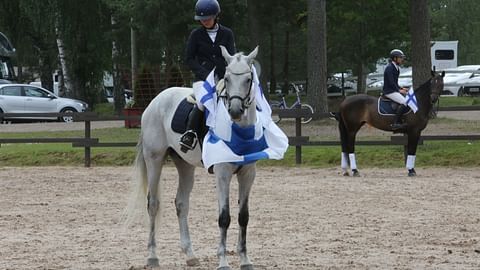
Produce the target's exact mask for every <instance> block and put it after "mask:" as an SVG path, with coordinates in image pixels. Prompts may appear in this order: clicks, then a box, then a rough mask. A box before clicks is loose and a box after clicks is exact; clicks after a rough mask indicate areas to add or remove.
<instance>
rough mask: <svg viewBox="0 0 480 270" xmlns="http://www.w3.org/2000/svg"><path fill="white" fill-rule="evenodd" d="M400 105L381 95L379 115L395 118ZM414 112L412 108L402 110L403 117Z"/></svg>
mask: <svg viewBox="0 0 480 270" xmlns="http://www.w3.org/2000/svg"><path fill="white" fill-rule="evenodd" d="M399 106H400V104H398V103H397V102H395V101H393V100H391V99H389V98H388V97H386V96H384V95H381V96H380V97H379V98H378V114H380V115H385V116H393V115H395V114H396V111H397V109H398V107H399ZM411 111H412V110H411V109H410V107H405V108H404V109H403V110H402V115H405V114H408V113H410V112H411Z"/></svg>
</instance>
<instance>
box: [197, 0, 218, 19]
mask: <svg viewBox="0 0 480 270" xmlns="http://www.w3.org/2000/svg"><path fill="white" fill-rule="evenodd" d="M219 13H220V5H219V4H218V2H217V0H198V1H197V4H196V5H195V20H197V21H200V20H208V19H210V18H212V17H216V16H217V15H218V14H219Z"/></svg>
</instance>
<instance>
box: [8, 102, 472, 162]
mask: <svg viewBox="0 0 480 270" xmlns="http://www.w3.org/2000/svg"><path fill="white" fill-rule="evenodd" d="M475 104H480V99H479V98H472V97H461V98H442V99H441V105H442V106H462V105H465V106H468V105H475ZM96 109H97V110H99V111H98V112H99V113H101V114H102V115H105V114H109V112H113V106H112V105H111V104H101V105H100V106H97V107H96ZM431 121H432V122H431V123H437V124H438V123H441V124H448V125H449V126H459V127H458V131H472V125H470V124H468V123H470V122H472V121H458V120H453V119H445V118H437V119H433V120H431ZM326 123H327V122H326ZM326 123H325V125H323V124H322V126H328V125H327V124H326ZM328 123H330V122H328ZM472 123H473V122H472ZM475 123H476V122H475ZM330 124H331V123H330ZM462 126H465V128H462ZM331 128H334V126H332V127H331ZM479 128H480V127H479ZM479 130H480V129H479ZM473 131H477V128H474V129H473ZM139 133H140V129H126V128H106V129H94V130H92V134H91V136H92V138H99V140H100V142H136V141H137V139H138V135H139ZM83 135H84V131H55V132H28V133H0V136H1V137H2V138H59V137H66V138H74V137H83ZM311 139H312V140H315V139H322V140H325V139H332V140H335V139H336V138H314V137H312V138H311ZM362 139H368V140H375V139H379V138H376V137H368V138H362ZM339 152H340V147H339V146H322V147H304V148H302V160H303V166H309V167H334V166H338V165H339V164H340V153H339ZM356 152H357V159H358V164H359V166H360V167H361V168H365V167H402V166H403V163H402V160H403V148H402V147H401V146H357V151H356ZM479 152H480V142H478V141H474V142H467V141H453V142H445V141H443V142H442V141H427V142H426V143H425V145H422V146H419V149H418V158H417V165H418V166H453V167H457V166H468V167H473V166H480V158H479V156H478V153H479ZM134 157H135V148H134V147H125V148H92V165H93V166H126V165H130V164H132V162H133V160H134ZM83 158H84V149H83V148H74V147H72V145H71V144H65V143H64V144H2V145H1V146H0V167H1V166H83V162H84V161H83ZM259 164H260V166H262V165H268V166H272V165H273V166H295V148H294V147H290V148H289V149H288V151H287V153H286V155H285V158H284V159H283V160H280V161H273V160H266V161H261V162H259Z"/></svg>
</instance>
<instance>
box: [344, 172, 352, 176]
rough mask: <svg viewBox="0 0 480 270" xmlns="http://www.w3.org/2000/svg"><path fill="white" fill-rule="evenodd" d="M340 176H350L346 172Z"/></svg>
mask: <svg viewBox="0 0 480 270" xmlns="http://www.w3.org/2000/svg"><path fill="white" fill-rule="evenodd" d="M342 176H350V174H349V173H348V172H347V171H343V172H342Z"/></svg>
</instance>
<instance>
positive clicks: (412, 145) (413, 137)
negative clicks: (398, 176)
mask: <svg viewBox="0 0 480 270" xmlns="http://www.w3.org/2000/svg"><path fill="white" fill-rule="evenodd" d="M419 138H420V132H411V133H409V134H408V145H407V159H406V162H405V163H406V164H405V165H406V167H407V170H408V176H410V177H412V176H416V175H417V172H416V171H415V158H416V153H417V146H418V139H419Z"/></svg>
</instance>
